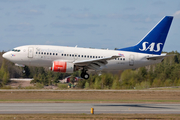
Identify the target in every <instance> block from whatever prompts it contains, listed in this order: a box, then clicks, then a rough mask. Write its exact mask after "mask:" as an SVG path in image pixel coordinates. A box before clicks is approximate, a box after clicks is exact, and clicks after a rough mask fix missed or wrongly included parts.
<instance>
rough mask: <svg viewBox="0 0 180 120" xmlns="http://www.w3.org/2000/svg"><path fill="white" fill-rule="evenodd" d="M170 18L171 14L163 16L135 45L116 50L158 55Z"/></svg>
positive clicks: (170, 21)
mask: <svg viewBox="0 0 180 120" xmlns="http://www.w3.org/2000/svg"><path fill="white" fill-rule="evenodd" d="M172 20H173V17H172V16H165V17H164V18H163V19H162V20H161V21H160V22H158V24H157V25H155V26H154V27H153V28H152V29H151V30H150V31H149V32H148V33H147V34H146V35H145V36H144V37H143V38H142V39H141V41H140V42H139V43H137V44H136V45H135V46H132V47H127V48H122V49H118V50H122V51H131V52H139V53H147V54H156V55H160V54H161V52H162V49H163V47H164V44H165V41H166V37H167V34H168V31H169V28H170V26H171V23H172Z"/></svg>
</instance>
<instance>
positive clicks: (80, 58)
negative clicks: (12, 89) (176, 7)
mask: <svg viewBox="0 0 180 120" xmlns="http://www.w3.org/2000/svg"><path fill="white" fill-rule="evenodd" d="M172 20H173V16H165V17H163V18H162V19H161V20H160V21H159V22H158V23H157V24H156V25H155V26H154V27H153V28H152V29H151V30H150V31H149V32H148V33H147V34H146V35H145V36H144V37H143V38H142V39H141V40H140V41H139V42H138V43H137V44H136V45H134V46H131V47H126V48H122V49H116V50H108V49H107V50H105V49H92V48H80V47H77V46H75V47H64V46H52V45H25V46H20V47H16V48H14V49H13V50H11V51H8V52H6V53H4V54H3V55H2V56H3V58H5V59H7V60H9V61H11V62H13V63H15V65H16V66H21V67H23V66H24V65H27V66H42V67H49V68H50V70H52V71H54V72H62V73H73V72H74V71H77V70H81V71H82V73H81V77H82V78H84V79H88V78H89V74H88V73H89V71H118V70H125V69H136V68H138V67H142V66H147V65H152V64H156V63H160V62H162V61H163V59H164V57H167V55H166V54H161V52H162V49H163V47H164V44H165V40H166V37H167V34H168V31H169V29H170V26H171V23H172Z"/></svg>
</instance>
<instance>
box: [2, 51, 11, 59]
mask: <svg viewBox="0 0 180 120" xmlns="http://www.w3.org/2000/svg"><path fill="white" fill-rule="evenodd" d="M2 57H3V58H5V59H7V60H9V58H10V57H11V56H10V54H9V53H8V52H6V53H4V54H3V55H2Z"/></svg>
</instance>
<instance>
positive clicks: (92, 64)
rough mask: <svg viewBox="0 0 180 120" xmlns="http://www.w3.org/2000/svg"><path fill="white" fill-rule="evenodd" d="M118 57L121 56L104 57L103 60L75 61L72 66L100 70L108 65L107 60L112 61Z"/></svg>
mask: <svg viewBox="0 0 180 120" xmlns="http://www.w3.org/2000/svg"><path fill="white" fill-rule="evenodd" d="M119 57H121V56H116V55H114V56H110V57H105V58H96V59H90V60H82V61H75V62H73V63H74V65H76V66H78V67H83V68H84V67H86V68H87V69H93V70H100V69H101V67H102V66H106V64H107V63H108V60H112V59H115V58H119Z"/></svg>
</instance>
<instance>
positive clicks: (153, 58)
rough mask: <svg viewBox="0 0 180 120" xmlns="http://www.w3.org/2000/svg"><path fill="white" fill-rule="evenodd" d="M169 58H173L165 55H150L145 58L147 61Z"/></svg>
mask: <svg viewBox="0 0 180 120" xmlns="http://www.w3.org/2000/svg"><path fill="white" fill-rule="evenodd" d="M170 56H174V54H171V55H167V54H161V55H152V56H148V57H146V58H147V59H148V60H157V59H163V58H165V57H170Z"/></svg>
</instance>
